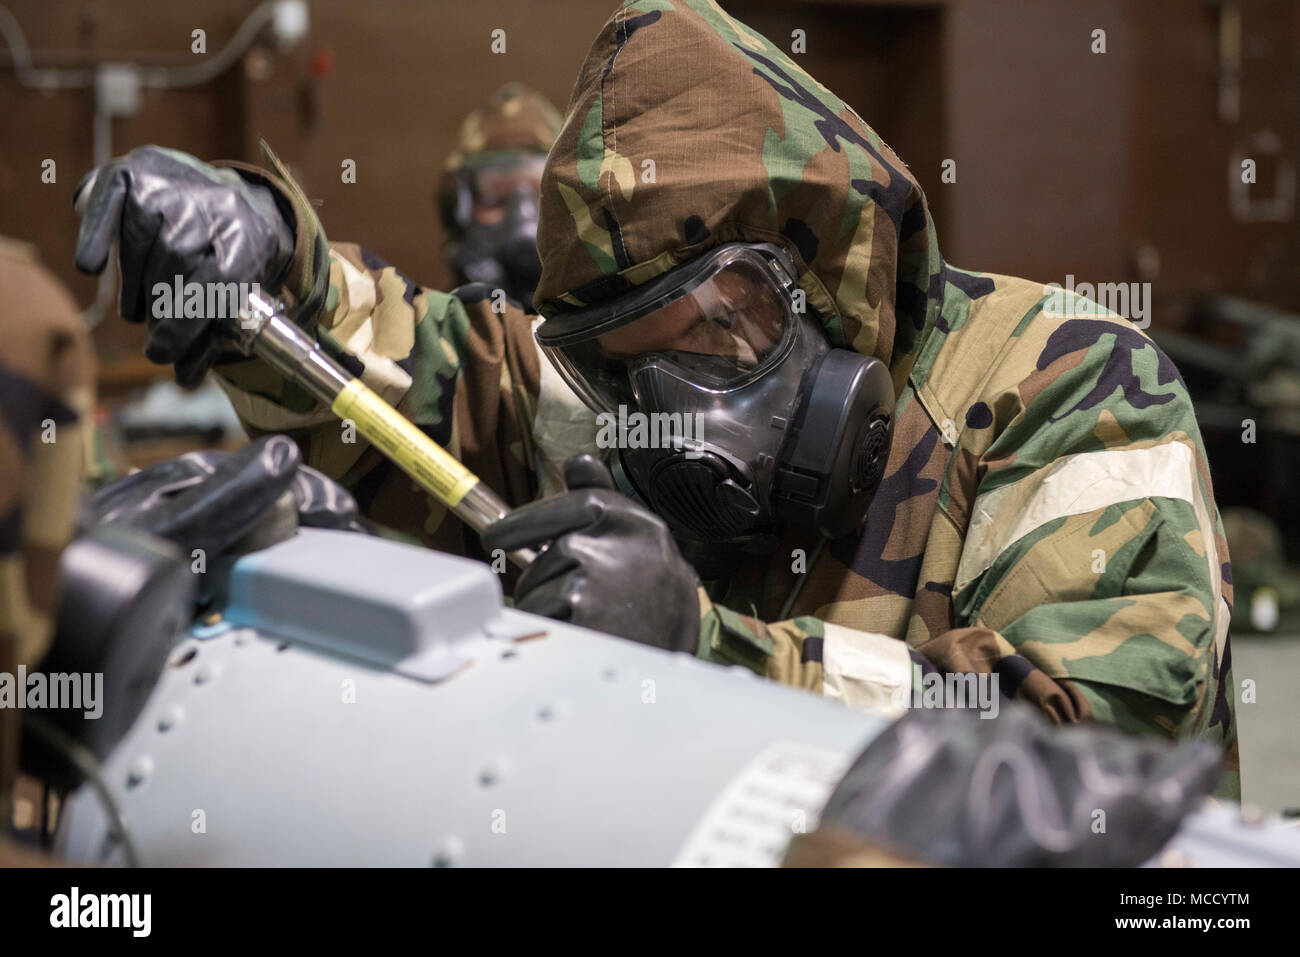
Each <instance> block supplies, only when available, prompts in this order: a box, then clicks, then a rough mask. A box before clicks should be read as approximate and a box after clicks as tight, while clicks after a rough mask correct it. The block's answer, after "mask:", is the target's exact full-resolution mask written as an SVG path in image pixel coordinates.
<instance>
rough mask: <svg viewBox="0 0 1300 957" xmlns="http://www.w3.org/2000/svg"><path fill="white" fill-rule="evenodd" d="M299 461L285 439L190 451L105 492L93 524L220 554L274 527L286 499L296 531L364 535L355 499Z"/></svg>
mask: <svg viewBox="0 0 1300 957" xmlns="http://www.w3.org/2000/svg"><path fill="white" fill-rule="evenodd" d="M301 462H302V459H301V455H300V454H299V452H298V446H297V445H296V444H294V442H293V441H292V440H291V439H289V438H288V437H287V436H283V435H268V436H264V437H262V438H260V439H258V440H256V441H254V442H251V443H250V444H248V445H247V446H245V447H244V448H242V449H240V450H239V451H238V452H220V451H203V452H189V453H187V454H185V455H182V456H180V457H179V458H175V459H171V460H170V461H167V462H160V463H158V464H157V465H152V466H150V467H149V468H147V469H141V470H140V471H139V472H136V473H134V474H132V475H128V476H127V477H126V478H124V479H121V480H119V481H117V482H114V483H112V484H111V485H108V486H106V487H104V488H103V489H100V491H99V492H98V493H96V494H95V495H94V496H93V497H92V498H91V500H90V506H89V512H90V516H89V518H90V520H91V521H92V522H94V523H96V524H120V525H128V526H130V527H132V528H138V529H142V530H144V531H148V532H152V533H153V534H155V535H158V536H159V537H161V538H166V539H168V540H169V541H172V542H175V543H176V544H177V545H180V546H181V547H182V548H183V549H185V550H186V551H188V550H190V549H196V548H198V549H203V550H204V551H205V552H206V553H207V554H209V555H212V556H216V555H220V554H221V553H223V552H225V551H226V550H228V549H229V548H230V547H231V546H232V545H234V544H235V543H236V542H239V541H240V540H241V539H246V538H247V537H248V536H249V535H250V534H252V533H255V532H257V531H259V529H260V528H264V529H269V527H270V526H272V525H274V524H275V523H276V522H277V519H276V517H275V508H276V504H277V503H278V502H279V501H280V499H281V498H282V497H284V496H286V495H289V496H291V497H292V503H293V509H294V511H295V512H296V514H297V523H296V524H297V525H306V526H311V527H315V528H336V529H349V530H353V531H363V530H364V529H363V528H362V526H361V525H360V524H359V523H358V520H357V505H356V502H355V501H353V499H352V496H351V495H349V494H348V493H347V492H346V491H344V490H343V489H342V488H341V487H339V486H338V485H336V484H334V482H333V481H331V480H330V479H329V478H327V477H326V476H324V475H322V474H321V473H320V472H317V471H316V470H315V469H312V468H308V467H307V466H305V465H302V464H301ZM295 527H296V525H295V524H293V523H290V525H289V526H288V528H287V529H286V530H285V531H286V532H287V534H292V532H293V529H294V528H295ZM270 530H271V531H272V532H273V533H274V530H273V529H270ZM279 537H283V536H279ZM272 540H273V539H272ZM264 543H265V544H269V542H264Z"/></svg>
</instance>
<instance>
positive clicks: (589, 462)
mask: <svg viewBox="0 0 1300 957" xmlns="http://www.w3.org/2000/svg"><path fill="white" fill-rule="evenodd" d="M564 484H565V486H566V487H567V488H568V489H569V491H568V492H566V493H565V494H564V495H557V496H555V497H553V498H549V499H545V500H543V501H541V502H534V503H532V504H531V505H525V506H523V507H522V508H518V509H516V510H515V511H513V512H511V513H510V514H509V515H507V516H506V517H505V518H503V519H500V520H499V521H497V522H493V523H492V524H491V525H489V526H488V527H487V528H485V529H484V530H483V533H482V536H481V538H482V541H483V545H484V547H485V548H487V549H488V550H489V551H490V550H492V549H494V548H501V549H504V550H505V551H507V552H509V551H513V550H514V549H516V548H540V547H541V546H543V545H545V544H546V543H547V542H549V543H550V546H549V547H548V548H547V549H546V550H545V551H543V552H542V553H541V554H540V555H539V556H538V557H537V560H536V561H534V562H533V563H532V564H531V565H530V566H529V567H528V568H527V569H526V570H525V571H524V572H523V574H522V575H520V577H519V583H518V585H517V586H516V587H515V607H516V608H519V609H520V610H522V611H528V612H533V613H534V614H538V615H545V616H546V617H548V618H555V619H557V620H559V621H568V622H571V623H573V624H575V625H581V626H583V627H586V628H594V629H597V630H599V631H606V632H609V633H610V634H612V635H620V636H622V637H624V638H630V639H631V640H632V641H637V642H640V643H642V644H646V645H654V646H655V647H658V648H666V649H669V650H671V651H686V652H690V653H692V654H693V653H694V652H695V650H696V648H697V646H698V644H699V637H700V602H699V594H698V591H697V589H698V588H699V579H698V578H696V576H695V571H694V569H692V568H691V566H690V565H688V564H687V563H686V560H685V559H683V558H682V556H681V554H680V553H679V552H678V550H677V545H676V543H675V542H674V541H673V538H672V535H670V534H669V532H668V526H667V525H665V524H664V523H663V521H662V520H660V519H659V518H658V516H656V515H653V514H652V513H650V512H647V511H646V510H645V509H643V508H641V507H639V506H638V505H636V504H635V503H634V502H632V500H631V499H629V498H627V497H625V496H623V495H620V494H619V493H618V492H616V491H614V480H613V478H612V477H611V476H610V474H609V470H608V469H606V468H605V466H604V465H603V464H601V463H600V461H599V460H597V459H596V458H594V457H593V456H590V455H577V456H574V457H573V458H571V459H569V460H568V461H567V462H565V463H564Z"/></svg>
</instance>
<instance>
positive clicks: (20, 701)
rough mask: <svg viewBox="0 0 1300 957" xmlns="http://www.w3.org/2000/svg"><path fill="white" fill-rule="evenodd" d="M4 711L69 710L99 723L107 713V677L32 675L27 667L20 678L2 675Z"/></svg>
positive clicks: (94, 674) (22, 667)
mask: <svg viewBox="0 0 1300 957" xmlns="http://www.w3.org/2000/svg"><path fill="white" fill-rule="evenodd" d="M0 708H18V709H25V708H32V709H53V710H65V709H66V710H72V711H81V712H82V713H83V715H84V717H85V718H87V719H88V720H90V721H94V720H97V719H98V718H99V717H100V716H101V715H103V713H104V673H103V672H102V671H96V672H89V671H87V672H83V673H75V672H74V673H71V674H65V673H63V672H53V673H51V674H46V673H45V672H42V671H33V672H31V673H30V674H28V672H27V666H26V665H19V666H18V673H17V674H12V673H10V672H8V671H0Z"/></svg>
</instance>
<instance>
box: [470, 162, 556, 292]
mask: <svg viewBox="0 0 1300 957" xmlns="http://www.w3.org/2000/svg"><path fill="white" fill-rule="evenodd" d="M545 159H546V158H545V157H544V156H527V157H523V158H518V159H514V160H507V161H498V162H495V163H487V164H484V165H480V166H476V167H469V168H466V169H464V170H461V171H460V173H459V174H458V175H457V178H456V184H457V185H456V195H455V197H454V199H453V202H452V208H451V209H450V210H448V211H447V213H448V215H449V218H450V220H451V222H452V223H453V224H454V229H453V232H454V233H458V235H457V238H456V239H455V240H453V241H452V242H450V243H449V244H448V246H447V249H446V257H447V263H448V265H450V266H451V268H452V269H453V270H454V271H455V272H456V274H457V276H458V277H459V279H460V281H462V282H481V283H486V284H487V285H489V286H492V287H493V288H496V289H504V290H505V292H506V295H508V296H509V297H510V298H511V299H514V300H515V301H517V302H520V303H523V304H525V305H529V306H530V305H531V303H532V301H533V290H534V289H536V288H537V281H538V279H539V278H541V274H542V261H541V259H540V258H539V257H538V255H537V223H538V193H537V190H538V185H537V184H538V182H539V181H540V178H541V167H542V165H543V164H544V163H545Z"/></svg>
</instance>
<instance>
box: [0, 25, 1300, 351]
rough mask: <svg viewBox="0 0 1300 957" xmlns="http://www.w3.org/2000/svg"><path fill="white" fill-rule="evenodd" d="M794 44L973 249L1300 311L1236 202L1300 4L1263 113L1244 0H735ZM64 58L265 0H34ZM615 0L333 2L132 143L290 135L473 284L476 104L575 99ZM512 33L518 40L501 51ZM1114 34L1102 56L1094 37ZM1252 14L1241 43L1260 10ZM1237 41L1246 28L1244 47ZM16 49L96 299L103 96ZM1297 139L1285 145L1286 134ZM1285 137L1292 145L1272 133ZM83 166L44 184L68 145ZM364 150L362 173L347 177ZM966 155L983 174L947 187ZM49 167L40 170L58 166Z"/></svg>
mask: <svg viewBox="0 0 1300 957" xmlns="http://www.w3.org/2000/svg"><path fill="white" fill-rule="evenodd" d="M724 5H725V6H726V7H727V8H728V9H729V10H731V12H733V13H735V14H737V15H739V16H741V17H742V19H745V20H747V21H748V22H749V23H750V24H751V25H753V26H754V27H756V28H757V29H759V30H760V31H761V32H764V33H767V34H768V35H769V36H771V37H773V38H775V39H776V40H777V42H782V43H784V44H785V45H786V46H789V45H790V42H791V40H790V36H791V33H792V31H793V30H796V29H800V30H803V31H804V32H805V35H806V44H807V48H806V52H805V53H802V54H798V55H797V56H798V59H799V60H800V61H801V62H802V63H803V64H804V65H805V66H806V67H807V69H808V70H809V71H810V72H812V73H813V74H814V75H815V76H817V77H818V78H819V79H821V80H822V81H823V82H824V83H826V85H827V86H829V87H831V88H832V89H834V90H836V91H837V92H839V93H840V94H841V95H842V96H844V97H845V99H847V100H848V101H849V102H850V103H853V104H854V105H855V107H856V108H857V109H858V111H859V113H861V114H862V115H863V116H864V117H865V118H866V119H867V120H868V122H870V123H872V124H873V125H874V126H875V127H876V129H877V131H878V132H880V134H881V135H882V136H884V137H885V139H886V140H887V141H889V142H890V144H891V145H892V146H893V147H894V148H895V149H896V151H897V152H898V153H899V154H900V155H901V156H903V158H904V159H906V160H907V161H908V162H909V163H910V164H911V166H912V167H913V169H914V171H915V172H916V173H917V175H918V177H919V178H920V180H921V182H922V184H923V185H924V186H925V187H926V190H927V193H928V194H929V196H930V200H931V205H932V207H933V210H934V215H935V218H936V221H937V223H938V227H939V236H940V240H941V243H942V246H943V249H944V252H945V254H946V255H947V256H948V258H949V259H950V260H951V261H953V262H955V263H958V264H961V265H966V266H970V267H974V268H979V269H983V270H990V271H999V272H1008V273H1015V274H1021V275H1027V276H1030V277H1032V278H1035V279H1041V280H1043V281H1045V282H1046V281H1052V280H1055V281H1059V282H1064V281H1065V277H1066V275H1067V274H1072V275H1074V276H1075V277H1076V279H1077V280H1079V281H1084V280H1087V281H1123V280H1126V279H1132V278H1144V279H1152V280H1155V281H1157V282H1158V283H1159V285H1158V287H1157V289H1156V293H1157V295H1158V296H1159V299H1158V300H1157V302H1158V303H1163V304H1164V306H1165V308H1163V309H1159V308H1158V310H1157V314H1158V315H1157V322H1166V323H1168V322H1174V321H1176V320H1177V318H1178V312H1179V298H1180V297H1181V296H1183V295H1185V294H1189V293H1194V292H1204V291H1207V290H1213V291H1230V292H1237V293H1244V294H1250V295H1252V296H1254V297H1256V298H1259V299H1262V300H1263V301H1266V302H1272V303H1275V304H1277V305H1280V306H1285V307H1288V308H1292V309H1297V308H1300V278H1298V274H1300V271H1298V270H1297V266H1300V243H1298V242H1297V231H1296V228H1295V223H1294V216H1293V215H1292V216H1291V217H1290V218H1289V219H1287V220H1286V221H1284V222H1249V223H1243V222H1240V221H1239V220H1238V219H1237V218H1235V217H1234V215H1233V213H1232V211H1231V196H1230V192H1229V189H1228V176H1229V172H1230V167H1231V166H1233V165H1234V164H1233V160H1234V157H1235V156H1236V154H1237V153H1242V154H1243V155H1252V156H1255V157H1257V158H1258V159H1259V163H1260V170H1259V177H1260V183H1259V188H1258V189H1257V190H1256V191H1255V194H1256V195H1257V196H1258V195H1271V193H1272V191H1273V189H1274V187H1273V180H1274V178H1275V177H1276V176H1277V173H1278V165H1279V159H1280V161H1281V162H1283V163H1285V164H1286V165H1288V166H1289V167H1290V168H1291V170H1292V175H1294V168H1295V165H1296V164H1297V161H1298V160H1300V157H1298V156H1297V149H1298V148H1300V127H1298V124H1300V110H1297V109H1296V106H1297V103H1298V102H1300V99H1298V97H1297V89H1296V87H1297V83H1300V69H1298V67H1300V8H1297V5H1295V4H1293V3H1290V2H1287V0H1242V2H1241V3H1238V4H1229V5H1227V7H1226V9H1227V10H1228V11H1229V12H1231V11H1232V10H1237V11H1239V12H1240V19H1239V22H1240V24H1241V42H1240V44H1238V47H1239V49H1240V63H1241V66H1240V69H1239V70H1237V71H1236V73H1237V74H1238V75H1239V87H1240V94H1239V102H1240V111H1239V116H1238V118H1236V119H1225V118H1224V117H1223V116H1222V115H1221V114H1220V113H1219V110H1218V99H1219V95H1220V86H1221V84H1220V78H1221V77H1222V76H1224V75H1225V74H1231V72H1232V71H1231V70H1226V69H1225V64H1226V63H1231V61H1232V57H1231V56H1227V57H1225V56H1223V55H1221V46H1222V45H1223V44H1224V37H1225V28H1224V14H1223V10H1222V8H1223V5H1218V4H1213V3H1206V2H1203V0H1165V2H1162V3H1159V4H1152V3H1141V2H1127V3H1126V2H1121V0H1094V2H1089V3H1074V2H1067V0H1042V2H1036V3H1023V2H1020V0H964V2H951V3H948V2H932V3H911V2H885V3H881V2H852V0H839V2H832V0H820V2H799V0H779V2H773V0H730V2H728V0H724ZM5 6H7V7H8V9H9V10H10V11H12V13H13V15H14V17H15V19H16V20H17V22H18V23H19V24H20V25H21V28H22V30H23V32H24V33H25V35H26V37H27V42H28V44H29V45H30V47H31V48H32V51H33V58H34V60H35V62H36V64H37V66H85V65H91V64H96V63H101V62H105V61H137V62H142V63H145V64H150V65H192V64H193V63H195V62H198V61H201V60H202V59H203V58H204V57H203V56H198V55H195V54H193V53H191V52H190V46H191V31H192V30H194V29H195V28H202V29H204V30H206V33H207V44H208V54H207V55H208V56H211V55H212V54H214V53H215V52H216V51H217V50H218V49H219V48H220V47H222V46H223V45H224V44H225V43H226V41H227V40H228V39H229V38H230V37H232V36H233V35H234V33H235V31H236V29H237V28H238V26H239V25H240V23H241V22H242V21H243V20H244V18H245V16H246V15H247V14H248V13H249V12H250V11H251V10H252V9H253V8H254V7H255V6H256V4H255V3H254V2H252V0H204V2H202V3H199V4H158V3H156V2H152V0H126V2H117V3H107V2H103V0H70V2H66V3H60V4H51V3H49V2H47V0H8V2H7V3H6V4H5ZM614 6H615V4H614V3H613V2H612V0H563V2H547V3H531V2H529V3H521V2H517V0H441V2H431V0H378V2H372V3H367V4H364V5H358V4H356V3H353V2H348V0H312V2H311V3H310V12H311V32H310V35H309V37H308V38H307V40H306V41H305V42H304V43H302V44H301V45H299V47H298V48H297V49H295V50H293V51H291V52H289V53H288V54H287V55H280V54H278V53H273V52H267V51H265V50H257V51H254V52H253V53H252V54H250V55H247V56H245V57H243V58H242V60H241V61H240V62H239V63H237V64H236V65H235V67H234V68H233V69H232V70H230V71H229V72H227V73H226V74H225V75H224V76H223V77H222V78H221V79H220V80H218V81H217V82H214V83H211V84H208V85H206V86H203V87H199V88H194V89H186V90H175V91H173V90H167V91H162V90H152V91H146V94H145V97H144V102H143V105H142V108H141V109H140V111H139V113H138V114H137V115H135V116H131V117H127V118H123V119H118V120H115V121H114V122H113V126H112V139H113V149H114V152H115V153H121V152H125V151H127V150H129V149H130V148H132V147H134V146H137V145H140V144H143V143H149V142H156V143H162V144H165V145H170V146H175V147H178V148H180V149H184V150H187V151H190V152H193V153H195V154H196V155H198V156H200V157H204V158H210V159H211V158H218V157H242V158H244V159H249V160H252V159H255V158H256V140H257V137H258V136H259V135H265V136H266V137H267V138H268V139H269V140H270V141H271V143H272V144H273V145H274V146H275V147H276V148H277V150H278V151H279V152H281V154H282V155H283V156H284V157H285V158H286V159H287V160H288V161H290V162H291V163H292V164H293V166H294V168H295V169H296V170H297V171H298V172H299V173H300V175H301V177H302V179H303V181H304V185H305V186H306V187H307V189H308V192H309V194H310V195H312V196H313V197H315V198H316V199H317V200H318V201H319V206H320V214H321V217H322V219H323V221H324V222H325V225H326V228H327V231H328V233H329V234H330V235H331V236H334V237H336V238H348V239H353V240H357V241H361V242H364V243H366V244H367V245H370V246H372V247H373V248H375V249H376V250H377V251H379V252H381V253H382V254H383V255H385V256H386V257H387V258H389V259H390V260H391V261H393V262H395V263H397V264H399V265H401V266H402V267H403V268H404V269H405V270H407V271H409V272H410V273H412V274H413V275H414V276H416V277H417V278H419V279H421V280H423V281H425V282H430V283H433V284H436V285H445V284H446V283H447V278H448V277H447V274H446V273H445V271H444V270H443V268H442V266H441V263H440V260H439V256H438V248H439V244H440V242H441V236H440V232H439V226H438V223H437V218H436V214H435V210H434V206H433V202H432V194H433V189H434V185H435V178H436V173H437V170H438V168H439V166H440V164H441V162H442V160H443V158H444V157H445V156H446V154H447V153H448V152H449V151H450V149H451V148H452V145H453V142H454V137H455V132H456V128H457V126H458V124H459V122H460V119H461V118H462V117H463V115H464V114H465V113H466V112H467V111H468V110H469V109H470V108H472V107H473V106H474V105H476V104H478V103H479V102H481V101H482V100H484V99H486V97H488V96H489V95H490V94H491V93H492V91H493V90H495V89H496V88H497V87H498V86H499V85H500V84H502V83H504V82H506V81H509V80H516V79H519V80H524V81H525V82H528V83H530V84H532V85H534V86H536V87H537V88H539V89H540V90H541V91H542V92H544V93H545V94H547V95H548V96H550V97H551V98H552V99H553V100H554V102H555V103H556V104H557V105H558V106H560V107H561V108H563V106H564V104H565V103H566V101H567V99H568V95H569V91H570V88H571V85H572V80H573V77H574V76H575V75H576V72H577V67H578V65H579V64H580V62H581V60H582V58H583V55H584V54H585V52H586V50H587V47H588V45H589V43H590V42H591V39H592V38H593V37H594V36H595V35H596V33H597V31H598V30H599V28H600V25H601V24H602V22H603V21H604V20H605V18H606V17H607V16H608V15H609V14H610V12H611V11H612V10H613V8H614ZM494 29H503V30H505V31H506V53H505V54H504V55H497V54H493V53H491V52H490V44H491V42H492V38H491V32H492V30H494ZM1096 29H1102V30H1105V32H1106V52H1105V53H1104V54H1097V53H1094V52H1092V49H1091V48H1092V45H1093V40H1092V31H1093V30H1096ZM1226 33H1227V34H1228V35H1229V38H1230V36H1231V34H1232V30H1231V29H1228V30H1227V31H1226ZM1226 46H1227V47H1228V48H1231V47H1232V44H1231V43H1230V42H1229V43H1227V44H1226ZM9 61H10V55H9V53H8V51H7V50H6V49H5V48H3V47H0V115H3V116H4V118H5V122H4V123H3V125H2V126H0V232H4V233H7V234H9V235H14V236H17V237H20V238H24V239H28V240H31V241H32V242H35V243H36V244H37V245H38V246H39V247H40V248H41V250H42V252H43V253H44V254H45V256H46V258H47V260H48V261H49V262H50V264H51V265H52V266H53V267H54V268H55V270H56V271H58V272H59V274H60V275H61V276H62V277H63V278H64V279H65V280H66V281H67V282H68V283H69V285H71V287H72V288H73V290H74V291H75V293H76V294H77V296H78V298H79V299H80V300H81V301H83V302H88V301H90V300H91V299H92V298H93V293H94V283H93V281H91V280H89V279H86V278H85V277H81V276H78V275H77V274H76V272H75V271H74V270H73V269H72V267H71V250H72V246H73V243H74V240H75V229H76V220H75V217H74V216H73V214H72V212H71V209H70V207H69V206H68V204H67V197H68V196H69V195H70V193H71V189H72V187H73V186H74V185H75V183H76V181H77V179H78V178H79V177H80V176H81V174H82V173H83V172H84V171H85V170H86V169H88V168H90V166H91V165H92V154H91V136H90V133H91V123H92V97H91V95H90V93H89V91H86V90H64V91H48V92H39V91H32V90H28V89H24V88H22V87H21V86H19V85H18V83H17V82H16V80H15V77H14V74H13V72H12V71H11V70H9V69H7V68H6V66H7V64H8V62H9ZM1269 144H1275V148H1276V151H1277V152H1278V153H1279V154H1280V156H1278V157H1275V156H1273V155H1272V153H1271V152H1270V150H1272V149H1273V148H1274V147H1273V146H1270V145H1269ZM1266 147H1268V148H1266ZM46 158H53V159H55V160H56V161H57V163H58V167H57V170H58V181H57V183H55V184H49V185H45V184H41V183H40V174H41V162H42V160H44V159H46ZM344 158H351V159H354V160H355V161H356V163H357V171H358V172H357V182H356V184H355V185H347V184H344V183H342V182H341V180H340V163H341V162H342V160H343V159H344ZM945 159H952V160H955V161H956V173H957V181H956V182H955V183H942V182H941V181H940V176H939V173H940V169H941V163H942V162H943V161H944V160H945ZM38 187H40V188H38ZM99 340H100V342H99V345H100V347H101V351H102V352H103V353H104V354H105V356H106V357H107V358H109V359H110V360H113V359H117V358H122V357H128V356H132V355H134V354H135V352H136V350H137V347H138V341H139V337H138V330H133V329H129V328H126V327H124V326H123V325H122V324H121V323H107V324H105V326H104V327H103V328H102V329H101V330H100V332H99Z"/></svg>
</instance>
